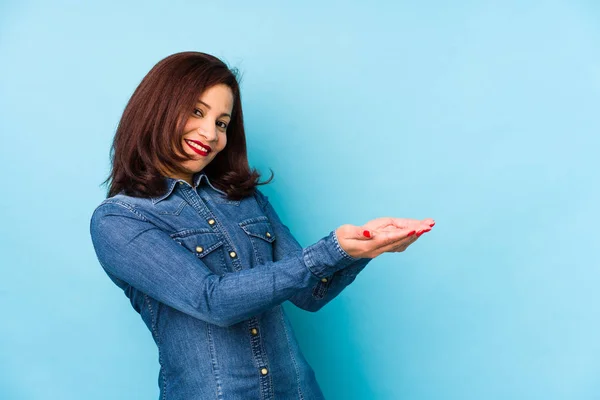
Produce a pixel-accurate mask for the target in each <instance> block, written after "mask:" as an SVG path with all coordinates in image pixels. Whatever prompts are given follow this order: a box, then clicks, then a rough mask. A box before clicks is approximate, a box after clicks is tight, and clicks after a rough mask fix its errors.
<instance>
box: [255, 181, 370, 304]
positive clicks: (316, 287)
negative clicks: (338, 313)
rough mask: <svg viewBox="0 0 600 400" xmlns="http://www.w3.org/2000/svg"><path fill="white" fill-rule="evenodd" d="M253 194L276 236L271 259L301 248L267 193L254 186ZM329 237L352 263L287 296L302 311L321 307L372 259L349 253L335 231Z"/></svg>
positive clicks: (349, 282)
mask: <svg viewBox="0 0 600 400" xmlns="http://www.w3.org/2000/svg"><path fill="white" fill-rule="evenodd" d="M256 197H257V200H258V202H259V204H260V205H261V207H262V209H263V212H264V213H265V215H266V216H267V217H268V218H269V221H270V222H271V226H272V227H273V231H274V232H275V237H276V238H277V239H275V241H274V242H273V245H274V249H273V251H274V254H273V259H274V260H275V261H277V260H282V259H284V258H285V257H286V256H288V255H289V254H293V253H297V252H299V251H302V246H301V245H300V243H298V241H297V240H296V238H295V237H294V235H292V233H291V231H290V229H289V228H288V227H287V225H285V224H284V223H283V222H282V221H281V219H280V218H279V215H278V214H277V212H276V211H275V209H274V208H273V206H272V205H271V203H270V202H269V198H268V196H266V195H265V194H263V193H262V192H260V191H259V190H258V189H256ZM332 236H333V240H334V242H335V245H336V247H338V248H339V250H340V251H341V252H343V253H344V254H345V255H346V256H347V257H348V258H349V259H351V260H352V262H351V263H350V264H348V265H347V266H346V267H345V268H343V269H340V270H338V271H333V272H332V273H329V274H325V275H324V276H322V278H325V281H323V280H321V279H319V280H318V281H316V282H315V283H314V284H313V285H312V286H309V287H306V288H303V289H301V290H299V291H298V292H297V293H295V294H294V295H293V296H292V297H290V299H289V300H290V301H291V302H292V303H293V304H294V305H296V306H297V307H299V308H301V309H303V310H307V311H313V312H314V311H318V310H319V309H321V308H322V307H323V306H324V305H325V304H327V303H329V302H330V301H331V300H333V299H334V298H335V297H336V296H337V295H338V294H340V293H341V292H342V290H344V288H346V287H347V286H348V285H349V284H351V283H352V282H353V281H354V280H355V279H356V276H357V275H358V274H359V272H361V271H362V270H363V269H364V268H365V267H366V266H367V264H368V263H369V262H370V261H371V260H372V258H356V257H352V256H350V255H349V254H348V253H346V252H345V251H344V249H342V248H341V246H340V245H339V242H338V239H337V235H336V234H335V230H334V231H333V235H332Z"/></svg>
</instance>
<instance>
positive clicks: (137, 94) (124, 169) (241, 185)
mask: <svg viewBox="0 0 600 400" xmlns="http://www.w3.org/2000/svg"><path fill="white" fill-rule="evenodd" d="M238 76H239V71H238V69H237V68H229V67H228V66H227V65H226V64H225V63H224V62H223V61H221V60H220V59H218V58H216V57H215V56H212V55H210V54H206V53H202V52H194V51H187V52H181V53H175V54H172V55H170V56H168V57H166V58H164V59H162V60H161V61H159V62H158V63H157V64H156V65H155V66H154V67H153V68H152V69H151V70H150V72H148V74H147V75H146V76H145V77H144V79H142V81H141V82H140V84H139V85H138V87H137V88H136V89H135V91H134V93H133V95H132V96H131V98H130V99H129V102H128V103H127V105H126V106H125V110H124V111H123V115H122V116H121V120H120V121H119V125H118V127H117V131H116V134H115V137H114V140H113V143H112V146H111V150H110V155H109V157H110V162H111V172H110V174H109V176H108V178H107V179H106V180H105V181H104V182H103V183H102V185H105V184H107V183H109V189H108V191H107V197H112V196H114V195H115V194H117V193H119V192H121V191H124V193H125V194H126V195H129V196H134V197H154V196H159V195H161V194H163V193H165V191H166V189H167V187H166V184H165V183H166V180H165V178H164V176H165V175H164V174H163V173H162V172H161V171H164V168H162V166H164V167H166V168H167V170H169V171H174V172H182V171H181V169H180V167H179V164H180V163H181V162H183V161H186V160H188V159H191V157H190V156H188V155H187V154H186V153H185V150H184V149H183V146H182V144H181V142H182V136H183V135H184V132H183V128H184V126H185V122H186V121H187V119H188V118H189V116H190V115H191V114H192V112H193V110H194V106H195V104H196V101H197V100H198V98H199V97H200V96H201V94H202V93H203V92H204V91H205V90H206V89H208V88H210V87H212V86H214V85H217V84H225V85H227V86H229V88H230V89H231V91H232V93H233V100H234V103H233V110H232V113H231V121H230V123H229V125H228V127H227V145H226V146H225V148H224V149H223V150H222V151H221V152H219V153H218V154H217V155H216V156H215V158H214V159H213V160H212V161H211V162H210V163H209V164H208V165H207V166H206V167H205V168H204V170H203V171H204V172H205V173H206V175H207V176H208V178H209V179H210V182H211V183H212V184H213V185H214V186H215V187H217V188H218V189H221V190H223V191H224V192H225V193H227V197H228V198H229V199H232V200H240V199H241V198H243V197H245V196H248V195H250V194H252V193H253V192H254V189H255V187H256V186H257V185H264V184H267V183H269V182H270V181H271V180H272V179H273V175H274V174H273V171H272V170H271V178H270V179H269V180H268V181H266V182H258V179H259V178H260V176H261V174H260V173H259V172H258V171H257V170H256V169H254V168H252V169H250V166H249V164H248V156H247V153H246V134H245V132H244V118H243V113H242V102H241V95H240V89H239V84H238ZM175 148H176V149H177V150H179V152H180V154H183V155H184V156H183V157H182V156H178V155H177V154H176V153H175V151H174V150H175Z"/></svg>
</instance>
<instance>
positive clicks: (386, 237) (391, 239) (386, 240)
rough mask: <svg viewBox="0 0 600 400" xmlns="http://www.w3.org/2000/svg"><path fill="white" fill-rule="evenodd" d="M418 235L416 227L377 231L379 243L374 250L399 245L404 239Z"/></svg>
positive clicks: (376, 238)
mask: <svg viewBox="0 0 600 400" xmlns="http://www.w3.org/2000/svg"><path fill="white" fill-rule="evenodd" d="M411 236H412V237H414V236H416V230H415V229H395V230H391V231H377V232H376V236H375V240H376V242H377V245H376V246H375V247H374V248H373V250H376V251H379V250H381V249H382V248H385V247H387V248H391V247H393V246H397V245H398V244H399V243H400V242H401V241H402V240H405V239H406V238H409V237H411Z"/></svg>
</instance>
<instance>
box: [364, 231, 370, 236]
mask: <svg viewBox="0 0 600 400" xmlns="http://www.w3.org/2000/svg"><path fill="white" fill-rule="evenodd" d="M363 235H365V236H366V237H371V234H370V233H369V231H364V232H363Z"/></svg>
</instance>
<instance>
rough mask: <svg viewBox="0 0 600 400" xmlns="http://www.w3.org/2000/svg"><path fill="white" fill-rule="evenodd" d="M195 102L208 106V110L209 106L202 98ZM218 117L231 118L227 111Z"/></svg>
mask: <svg viewBox="0 0 600 400" xmlns="http://www.w3.org/2000/svg"><path fill="white" fill-rule="evenodd" d="M197 103H200V104H204V105H205V106H206V108H208V109H209V110H210V106H209V105H208V104H206V103H205V102H203V101H202V100H198V101H197ZM219 117H229V118H231V115H229V114H227V113H222V114H221V115H219Z"/></svg>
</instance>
